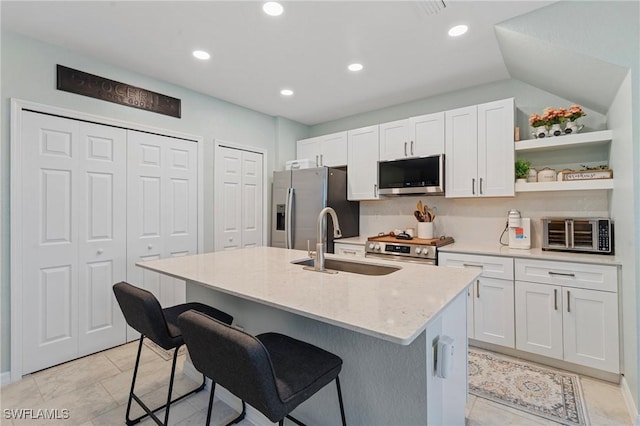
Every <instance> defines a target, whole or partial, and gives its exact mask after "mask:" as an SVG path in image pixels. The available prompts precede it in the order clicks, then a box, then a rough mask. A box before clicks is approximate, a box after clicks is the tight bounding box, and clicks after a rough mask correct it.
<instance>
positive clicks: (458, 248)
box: [438, 242, 622, 265]
mask: <svg viewBox="0 0 640 426" xmlns="http://www.w3.org/2000/svg"><path fill="white" fill-rule="evenodd" d="M438 251H440V252H449V253H466V254H480V255H487V256H505V257H515V258H523V259H540V260H560V261H564V262H576V263H590V264H596V265H621V264H622V262H621V261H620V259H617V258H616V256H610V255H604V254H585V253H570V252H562V251H549V250H542V249H540V248H532V249H529V250H523V249H512V248H509V247H508V246H501V245H499V244H469V243H458V242H455V243H453V244H449V245H446V246H443V247H439V248H438Z"/></svg>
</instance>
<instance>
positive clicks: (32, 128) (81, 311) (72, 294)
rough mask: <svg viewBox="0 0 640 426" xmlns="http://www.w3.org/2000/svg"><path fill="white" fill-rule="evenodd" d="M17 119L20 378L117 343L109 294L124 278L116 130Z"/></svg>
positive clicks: (120, 150) (122, 156)
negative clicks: (19, 152) (19, 151)
mask: <svg viewBox="0 0 640 426" xmlns="http://www.w3.org/2000/svg"><path fill="white" fill-rule="evenodd" d="M22 119H23V121H22V129H21V130H22V137H21V149H22V164H21V170H22V176H21V181H22V187H21V197H22V212H23V217H22V224H23V225H22V235H23V240H22V259H23V262H22V277H23V278H22V292H23V294H22V300H23V303H22V305H23V306H22V318H23V334H22V339H23V348H22V354H23V360H22V361H23V374H26V373H29V372H32V371H36V370H39V369H42V368H45V367H49V366H51V365H55V364H58V363H61V362H64V361H67V360H70V359H73V358H77V357H79V356H83V355H86V354H89V353H93V352H96V351H98V350H101V349H104V348H108V347H112V346H115V345H117V344H120V343H123V342H124V338H125V322H124V318H123V317H122V314H121V313H120V308H119V306H118V305H117V302H116V300H115V298H114V297H113V292H112V290H111V288H112V285H113V283H114V282H117V281H120V280H124V279H125V278H126V214H125V211H126V190H125V188H126V130H124V129H118V128H114V127H110V126H103V125H98V124H93V123H86V122H81V121H76V120H70V119H65V118H60V117H55V116H50V115H45V114H39V113H33V112H28V111H24V112H23V114H22ZM14 309H15V307H14Z"/></svg>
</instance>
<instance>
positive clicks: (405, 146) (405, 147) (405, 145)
mask: <svg viewBox="0 0 640 426" xmlns="http://www.w3.org/2000/svg"><path fill="white" fill-rule="evenodd" d="M404 156H405V157H406V156H407V143H406V142H405V143H404Z"/></svg>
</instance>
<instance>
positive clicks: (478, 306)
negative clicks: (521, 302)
mask: <svg viewBox="0 0 640 426" xmlns="http://www.w3.org/2000/svg"><path fill="white" fill-rule="evenodd" d="M475 285H476V288H475V292H476V293H475V298H474V300H473V315H474V318H473V322H474V335H475V339H476V340H481V341H483V342H488V343H494V344H496V345H501V346H508V347H510V348H513V347H515V336H514V332H515V330H514V324H513V323H514V321H513V315H514V302H513V281H506V280H496V279H493V278H479V279H478V280H477V281H476V284H475Z"/></svg>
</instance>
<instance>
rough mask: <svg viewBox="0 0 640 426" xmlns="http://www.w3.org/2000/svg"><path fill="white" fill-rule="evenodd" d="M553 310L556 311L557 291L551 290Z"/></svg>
mask: <svg viewBox="0 0 640 426" xmlns="http://www.w3.org/2000/svg"><path fill="white" fill-rule="evenodd" d="M553 309H555V310H556V311H557V310H558V289H557V288H554V289H553Z"/></svg>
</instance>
